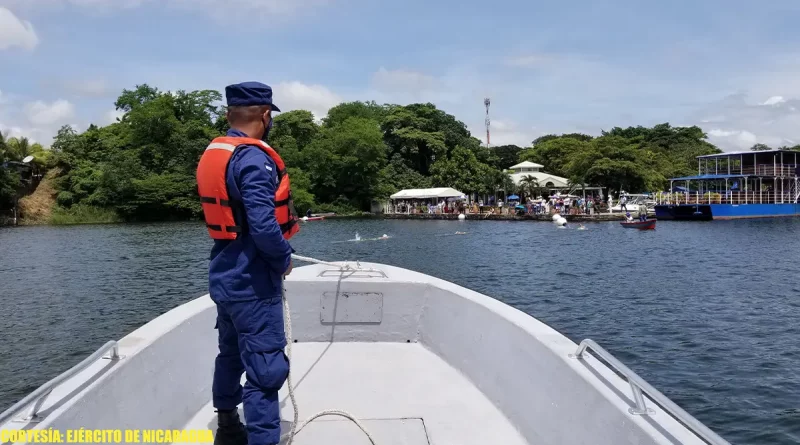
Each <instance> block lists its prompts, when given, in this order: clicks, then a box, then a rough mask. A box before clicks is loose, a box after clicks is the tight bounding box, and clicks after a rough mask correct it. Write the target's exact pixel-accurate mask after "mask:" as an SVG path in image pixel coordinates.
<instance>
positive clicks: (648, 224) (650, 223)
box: [620, 219, 656, 230]
mask: <svg viewBox="0 0 800 445" xmlns="http://www.w3.org/2000/svg"><path fill="white" fill-rule="evenodd" d="M620 224H622V227H624V228H626V229H639V230H655V228H656V220H655V219H648V220H647V221H631V222H628V221H622V222H621V223H620Z"/></svg>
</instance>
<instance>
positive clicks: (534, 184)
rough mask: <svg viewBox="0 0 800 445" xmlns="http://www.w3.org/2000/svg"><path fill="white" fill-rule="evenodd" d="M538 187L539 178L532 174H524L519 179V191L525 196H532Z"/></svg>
mask: <svg viewBox="0 0 800 445" xmlns="http://www.w3.org/2000/svg"><path fill="white" fill-rule="evenodd" d="M540 188H541V186H540V185H539V180H538V179H536V177H535V176H533V175H525V176H523V177H522V179H521V180H520V181H519V192H520V194H522V195H524V196H525V197H527V198H533V197H534V195H536V193H537V192H538V191H539V189H540Z"/></svg>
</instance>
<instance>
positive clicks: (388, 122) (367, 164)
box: [0, 85, 718, 220]
mask: <svg viewBox="0 0 800 445" xmlns="http://www.w3.org/2000/svg"><path fill="white" fill-rule="evenodd" d="M221 99H222V98H221V95H220V94H219V93H218V92H216V91H192V92H186V91H178V92H162V91H159V90H157V89H156V88H152V87H150V86H148V85H141V86H137V87H136V88H135V89H133V90H125V91H123V92H122V94H121V95H120V97H119V99H118V100H117V101H116V103H115V105H116V108H117V110H119V111H120V112H122V113H123V114H122V117H120V118H119V119H118V121H117V122H115V123H113V124H111V125H108V126H105V127H97V126H94V125H93V126H90V127H89V128H88V129H87V130H86V131H85V132H83V133H80V134H79V133H77V132H76V131H75V130H73V129H72V128H71V127H64V128H62V129H61V130H60V131H59V133H58V135H57V136H56V138H55V140H54V142H53V144H52V150H51V155H52V156H51V159H49V160H47V163H48V165H49V166H50V167H55V166H58V167H59V168H60V171H61V174H60V176H59V177H58V178H57V180H56V184H55V185H56V189H57V191H58V194H57V203H58V205H59V206H60V207H61V208H62V209H70V208H82V209H86V208H87V207H94V208H102V209H106V210H113V211H114V212H116V213H117V214H118V215H119V216H121V217H122V218H125V219H128V220H145V219H172V218H174V219H184V218H192V217H199V216H200V205H199V200H198V198H197V195H196V185H195V169H196V166H197V162H198V160H199V158H200V155H201V154H202V151H203V150H204V149H205V147H206V145H207V144H208V142H209V141H210V140H211V139H212V138H214V137H216V136H219V135H221V134H223V133H224V132H225V131H226V130H227V129H228V123H227V120H226V119H225V109H224V107H223V106H221V105H220V103H221ZM705 138H706V136H705V134H703V132H702V131H701V130H700V129H699V128H697V127H690V128H673V127H670V126H669V125H668V124H662V125H657V126H655V127H654V128H643V127H635V128H633V127H632V128H627V129H622V128H613V129H612V130H610V131H608V132H604V133H603V134H602V135H601V136H600V137H597V138H594V137H591V136H587V135H581V134H569V135H561V136H556V135H548V136H544V137H541V138H538V139H537V140H535V141H533V143H532V147H531V148H527V149H523V148H522V147H518V146H514V145H507V146H500V147H493V148H486V147H485V146H482V145H481V142H480V141H479V140H478V139H476V138H474V137H472V135H471V134H470V133H469V131H468V130H467V127H466V125H465V124H464V123H462V122H460V121H458V120H457V119H456V118H455V117H454V116H452V115H450V114H447V113H445V112H444V111H442V110H439V109H437V108H436V106H434V105H433V104H430V103H427V104H411V105H405V106H401V105H380V104H377V103H374V102H350V103H343V104H340V105H338V106H336V107H334V108H332V109H331V110H330V111H329V112H328V115H327V117H325V118H324V119H322V120H321V121H320V122H317V121H315V119H314V116H313V115H312V114H311V113H310V112H308V111H305V110H296V111H290V112H286V113H281V114H278V115H277V116H276V117H275V121H274V125H273V129H272V132H271V134H270V143H271V145H273V146H274V147H275V148H276V149H277V150H278V152H279V153H280V154H281V156H282V157H283V158H284V160H285V162H286V163H287V165H288V166H289V173H290V176H291V178H292V186H293V191H294V195H295V201H296V206H297V209H298V211H299V212H304V211H305V210H306V209H309V208H311V209H313V210H314V211H327V210H334V211H349V210H367V209H369V206H370V203H371V202H372V201H373V200H376V199H382V198H386V197H388V196H389V195H391V194H392V193H394V192H396V191H398V190H400V189H404V188H423V187H436V186H438V187H454V188H456V189H459V190H461V191H463V192H465V193H468V194H484V195H487V194H494V193H496V192H497V191H499V190H506V191H508V192H509V193H511V192H515V193H516V192H522V193H524V194H526V195H527V194H528V193H534V192H535V191H537V190H538V187H539V185H538V184H536V183H535V180H533V181H532V180H526V181H524V183H523V184H522V185H521V186H520V187H514V185H513V183H511V181H510V178H509V176H508V175H507V174H504V173H503V172H502V169H505V168H508V167H510V166H511V165H513V164H515V163H517V162H519V161H521V160H532V161H535V162H538V163H540V164H543V165H544V171H547V172H550V173H553V174H556V175H560V176H564V177H567V178H569V179H570V180H571V181H572V182H573V183H582V182H586V183H591V184H596V185H601V186H604V187H611V188H612V189H614V190H619V189H620V188H624V189H625V190H627V191H631V192H636V191H644V190H654V189H660V188H663V186H664V185H665V183H666V179H667V178H669V177H671V176H675V175H681V174H685V173H691V171H693V166H694V165H696V164H694V162H695V160H694V157H695V156H697V155H700V154H707V153H714V152H717V151H718V150H717V149H716V148H715V147H714V146H713V145H711V144H709V143H708V142H706V141H705ZM531 179H533V178H531ZM0 182H2V179H1V178H0ZM0 190H2V188H0ZM0 193H2V192H0Z"/></svg>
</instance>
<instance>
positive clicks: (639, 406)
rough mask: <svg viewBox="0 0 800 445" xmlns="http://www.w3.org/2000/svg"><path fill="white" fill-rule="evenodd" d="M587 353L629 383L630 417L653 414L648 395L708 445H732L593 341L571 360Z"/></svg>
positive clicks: (579, 350) (584, 344)
mask: <svg viewBox="0 0 800 445" xmlns="http://www.w3.org/2000/svg"><path fill="white" fill-rule="evenodd" d="M587 350H591V351H592V355H593V356H595V358H600V359H602V360H603V361H604V362H606V363H607V364H608V365H610V366H611V367H612V368H614V369H615V370H616V372H618V373H620V374H622V376H623V377H624V378H625V379H626V380H627V381H628V384H630V386H631V391H632V393H633V400H634V402H635V403H636V406H635V407H633V408H628V412H630V413H631V414H634V415H650V414H653V413H654V411H653V410H652V409H649V408H647V405H645V399H644V395H645V394H647V396H648V397H649V398H650V400H652V401H653V402H654V403H656V404H657V405H658V406H660V407H661V408H662V409H664V410H665V411H667V412H668V413H669V414H670V415H672V417H674V418H675V419H676V420H677V421H678V422H680V423H682V424H683V425H684V426H686V427H687V428H688V429H689V430H691V431H692V432H693V433H694V434H696V435H697V436H698V437H700V438H701V439H703V440H704V441H706V442H707V443H709V444H712V445H730V443H729V442H728V441H726V440H725V439H723V438H722V437H720V436H719V435H718V434H717V433H715V432H714V431H712V430H711V429H710V428H708V427H707V426H705V425H703V423H702V422H700V421H699V420H697V419H695V418H694V417H693V416H692V415H691V414H689V413H687V412H686V411H684V410H683V408H681V407H680V406H678V405H677V404H675V402H673V401H672V400H670V399H669V398H668V397H667V396H665V395H664V394H662V393H661V392H660V391H659V390H657V389H655V388H654V387H653V386H651V385H650V384H649V383H647V382H646V381H645V380H644V379H643V378H641V377H639V375H638V374H636V373H635V372H633V371H632V370H631V369H630V368H628V367H627V366H625V365H624V364H623V363H622V362H621V361H619V360H618V359H617V358H616V357H614V356H613V355H612V354H611V353H610V352H608V351H606V350H605V349H603V347H601V346H600V345H598V344H597V342H595V341H594V340H591V339H588V338H587V339H586V340H583V341H582V342H581V344H580V345H579V346H578V350H577V351H576V352H575V354H570V355H569V356H570V358H574V359H578V360H580V359H582V358H583V356H584V354H585V353H586V351H587Z"/></svg>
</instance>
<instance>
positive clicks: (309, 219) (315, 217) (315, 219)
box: [303, 216, 325, 221]
mask: <svg viewBox="0 0 800 445" xmlns="http://www.w3.org/2000/svg"><path fill="white" fill-rule="evenodd" d="M323 219H325V217H324V216H311V217H308V216H304V217H303V221H322V220H323Z"/></svg>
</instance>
